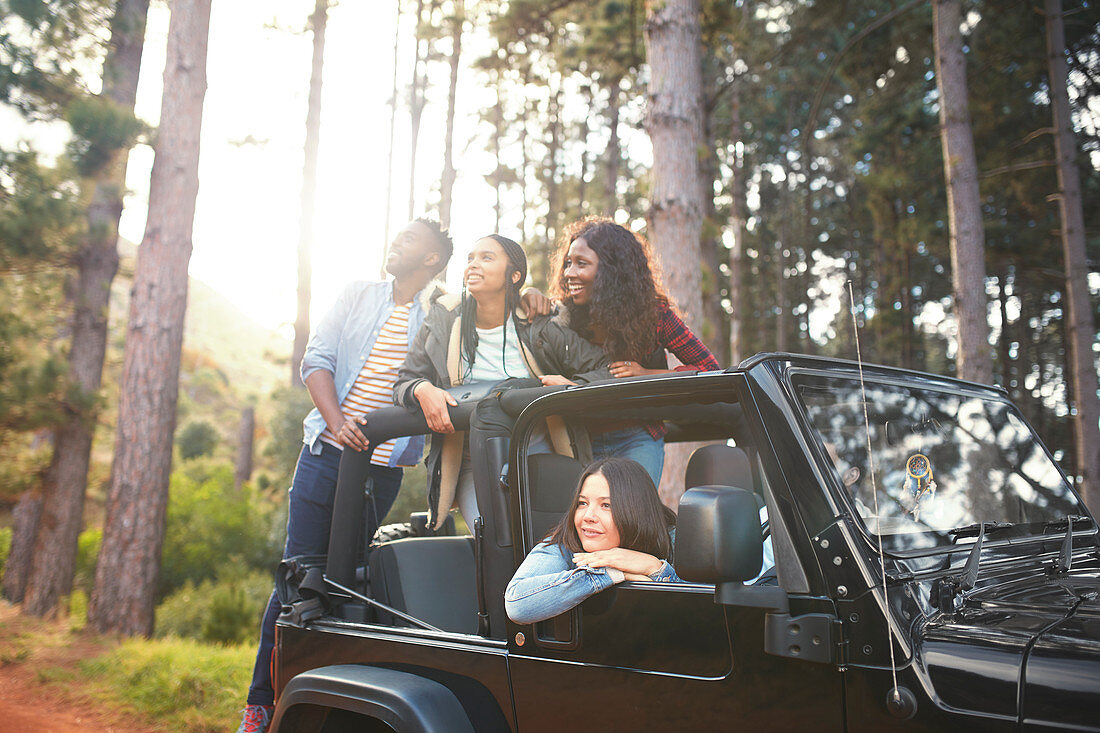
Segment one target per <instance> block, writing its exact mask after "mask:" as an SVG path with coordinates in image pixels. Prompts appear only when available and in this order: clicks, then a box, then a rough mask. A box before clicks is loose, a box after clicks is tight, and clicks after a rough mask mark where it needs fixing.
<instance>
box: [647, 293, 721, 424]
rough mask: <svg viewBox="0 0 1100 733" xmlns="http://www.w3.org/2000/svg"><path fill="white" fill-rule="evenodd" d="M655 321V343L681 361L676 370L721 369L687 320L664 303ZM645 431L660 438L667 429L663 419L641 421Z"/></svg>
mask: <svg viewBox="0 0 1100 733" xmlns="http://www.w3.org/2000/svg"><path fill="white" fill-rule="evenodd" d="M658 317H659V319H660V320H659V321H658V323H657V343H658V344H659V345H660V346H661V348H663V349H665V350H666V351H671V352H672V353H673V354H675V355H676V358H677V359H679V360H680V361H681V362H683V364H682V365H681V366H678V367H676V369H675V370H674V371H677V372H695V371H699V372H713V371H717V370H719V369H721V368H722V367H721V366H720V365H719V364H718V360H717V359H715V358H714V354H712V353H710V349H708V348H707V347H706V346H705V345H704V344H703V342H702V341H700V340H699V338H698V337H697V336H696V335H695V334H693V333H692V332H691V329H690V328H688V327H687V324H686V323H684V322H683V320H681V318H680V316H678V315H676V313H675V312H674V311H673V310H672V308H671V307H669V306H668V305H667V304H666V305H663V306H661V311H660V313H659V314H658ZM645 429H646V432H647V433H649V436H650V437H651V438H653V439H654V440H657V439H658V438H663V437H664V436H665V433H667V432H668V430H667V429H666V428H665V426H664V423H659V422H654V423H646V424H645Z"/></svg>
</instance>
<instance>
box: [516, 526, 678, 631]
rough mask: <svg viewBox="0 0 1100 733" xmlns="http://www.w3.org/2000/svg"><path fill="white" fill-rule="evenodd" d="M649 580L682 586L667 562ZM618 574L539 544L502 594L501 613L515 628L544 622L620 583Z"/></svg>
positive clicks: (618, 572)
mask: <svg viewBox="0 0 1100 733" xmlns="http://www.w3.org/2000/svg"><path fill="white" fill-rule="evenodd" d="M661 562H662V565H661V569H660V570H658V571H657V572H656V573H653V574H652V575H650V576H649V577H650V578H652V579H653V580H654V581H656V582H659V583H682V582H683V581H682V580H680V578H678V577H677V576H676V571H675V570H673V569H672V566H671V565H669V564H668V562H667V561H663V560H662V561H661ZM623 580H624V577H623V573H622V571H621V570H617V569H615V568H590V567H587V566H580V567H578V566H576V565H574V564H573V553H572V552H570V551H569V550H568V549H566V548H565V547H563V546H562V545H551V544H549V543H548V542H540V543H539V544H537V545H536V546H535V548H534V549H533V550H531V552H529V553H528V554H527V557H526V558H524V560H523V563H521V564H520V566H519V569H518V570H516V574H515V575H514V576H512V580H511V581H510V582H509V583H508V587H507V588H506V589H505V591H504V610H505V611H507V612H508V618H510V619H512V620H513V621H515V622H516V623H517V624H531V623H535V622H536V621H545V620H546V619H548V618H553V617H554V616H557V615H559V614H562V613H565V612H566V611H568V610H569V609H571V608H573V607H575V606H578V605H580V603H581V602H582V601H584V599H586V598H588V597H589V596H593V595H595V594H597V593H599V592H600V591H602V590H606V589H607V588H610V587H611V586H613V585H615V584H616V583H621V582H623Z"/></svg>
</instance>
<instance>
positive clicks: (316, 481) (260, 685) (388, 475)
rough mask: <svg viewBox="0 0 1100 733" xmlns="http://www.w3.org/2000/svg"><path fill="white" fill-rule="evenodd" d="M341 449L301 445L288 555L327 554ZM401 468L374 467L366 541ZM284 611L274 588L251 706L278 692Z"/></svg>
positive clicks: (262, 627)
mask: <svg viewBox="0 0 1100 733" xmlns="http://www.w3.org/2000/svg"><path fill="white" fill-rule="evenodd" d="M341 455H342V453H341V451H340V449H339V448H336V447H334V446H331V445H329V444H328V443H321V455H319V456H315V455H313V454H311V453H310V452H309V448H308V447H303V448H302V453H301V455H299V456H298V466H297V467H296V468H295V469H294V481H293V482H292V483H291V486H290V506H289V514H288V517H287V522H286V545H285V546H284V547H283V557H284V558H287V557H295V556H297V555H325V554H327V553H328V535H329V528H330V526H331V524H332V501H333V498H334V497H335V495H336V476H337V474H339V472H340V456H341ZM401 474H402V471H401V469H400V468H389V467H387V466H374V465H372V466H371V467H370V476H371V479H372V484H373V492H372V493H373V498H374V501H373V502H372V501H371V500H370V499H369V498H368V499H367V505H366V511H367V517H368V521H367V540H366V541H368V542H369V541H370V537H373V536H374V530H375V529H377V527H378V524H379V522H381V521H382V520H383V519H385V517H386V514H387V513H389V511H390V507H391V506H393V501H394V499H396V498H397V492H398V490H399V489H400V488H401ZM281 610H282V608H281V605H280V603H279V599H278V598H277V597H276V596H275V594H274V593H272V594H271V598H270V599H269V600H268V602H267V608H266V610H264V616H263V621H262V622H261V624H260V648H259V649H258V650H257V652H256V664H255V666H254V667H253V669H252V684H251V685H250V686H249V688H248V704H249V705H272V704H274V702H275V691H274V690H273V689H272V686H271V653H272V650H273V649H274V648H275V620H276V619H277V618H279V612H280V611H281Z"/></svg>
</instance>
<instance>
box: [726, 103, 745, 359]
mask: <svg viewBox="0 0 1100 733" xmlns="http://www.w3.org/2000/svg"><path fill="white" fill-rule="evenodd" d="M730 130H731V135H730V138H731V139H732V140H733V159H732V160H731V161H730V170H731V175H730V199H731V200H730V232H731V234H732V239H733V247H731V248H730V253H729V270H730V275H729V296H730V311H731V312H730V332H729V339H730V345H729V351H730V365H734V364H740V363H741V360H742V359H744V358H745V356H747V354H745V353H744V352H745V347H744V344H743V343H742V342H743V337H742V334H741V302H742V297H741V293H742V290H743V286H742V283H741V276H742V260H743V259H744V255H745V178H744V175H745V174H744V160H743V158H742V154H741V151H742V150H743V148H744V146H743V145H742V144H741V135H742V133H743V130H742V127H741V84H740V82H738V81H735V82H734V83H733V85H732V86H731V87H730Z"/></svg>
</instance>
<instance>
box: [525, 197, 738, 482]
mask: <svg viewBox="0 0 1100 733" xmlns="http://www.w3.org/2000/svg"><path fill="white" fill-rule="evenodd" d="M554 270H555V271H556V272H557V279H556V281H555V282H554V283H553V286H554V295H555V296H556V297H557V298H558V299H559V300H560V301H561V304H562V306H563V307H562V309H561V312H560V313H559V314H558V316H557V317H556V320H558V322H559V323H561V324H562V325H563V326H568V327H569V328H572V329H573V330H574V331H576V332H577V333H579V334H580V335H581V336H583V337H584V338H586V339H588V340H589V341H590V342H592V343H594V344H597V345H599V346H602V347H603V348H604V350H605V351H606V352H607V354H608V357H609V358H610V359H611V373H612V374H613V375H614V376H615V377H619V378H623V377H636V376H642V375H646V374H663V373H667V372H669V371H671V370H669V368H668V360H667V357H666V352H669V351H670V352H672V353H673V354H675V355H676V357H677V358H678V359H679V360H680V361H681V362H682V364H683V366H679V367H676V369H675V370H674V371H712V370H715V369H718V368H719V365H718V360H717V359H715V358H714V355H713V354H712V353H711V352H710V350H709V349H707V347H706V346H704V345H703V342H702V341H700V340H699V339H698V338H697V337H696V336H695V334H693V333H692V332H691V329H689V328H688V327H687V326H686V325H685V324H684V322H683V321H682V320H681V319H680V317H679V316H678V315H677V314H676V312H675V311H674V310H673V308H672V304H671V303H670V301H669V298H668V295H667V294H666V293H665V291H664V288H663V287H662V286H661V280H660V276H659V274H658V268H657V265H656V262H655V261H654V257H653V253H652V250H651V249H650V246H649V243H648V242H646V241H645V240H644V239H642V238H641V237H639V236H638V235H637V234H635V233H634V232H632V231H630V230H629V229H627V228H626V227H624V226H621V225H619V224H616V223H615V222H614V221H612V220H611V219H608V218H606V217H596V216H590V217H587V218H585V219H581V220H580V221H576V222H573V223H572V224H570V225H569V226H567V227H566V228H565V230H564V231H563V233H562V238H561V244H560V245H559V246H558V251H557V253H556V254H555V255H554ZM565 381H567V380H560V381H559V380H558V379H553V378H549V377H548V378H544V379H543V382H544V383H546V384H560V383H563V382H565ZM589 432H590V434H591V436H592V451H593V455H594V456H595V457H596V458H603V457H607V456H623V457H627V458H633V459H634V460H636V461H638V462H639V463H641V464H642V465H643V466H645V468H646V470H647V471H648V472H649V474H650V476H652V478H653V482H654V483H656V484H660V481H661V469H662V468H663V466H664V460H665V458H664V435H665V428H664V426H663V425H662V424H661V423H646V424H642V423H628V422H624V421H616V422H605V423H602V424H596V425H592V424H590V425H589Z"/></svg>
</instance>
